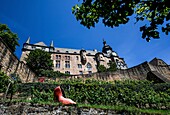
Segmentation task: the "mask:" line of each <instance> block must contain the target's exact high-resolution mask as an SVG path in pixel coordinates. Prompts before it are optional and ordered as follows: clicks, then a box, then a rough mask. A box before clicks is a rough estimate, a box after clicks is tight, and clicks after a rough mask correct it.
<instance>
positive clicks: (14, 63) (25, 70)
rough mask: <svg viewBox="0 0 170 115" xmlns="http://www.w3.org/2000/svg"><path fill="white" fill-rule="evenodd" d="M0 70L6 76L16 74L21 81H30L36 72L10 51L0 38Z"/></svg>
mask: <svg viewBox="0 0 170 115" xmlns="http://www.w3.org/2000/svg"><path fill="white" fill-rule="evenodd" d="M0 70H1V71H3V72H4V73H6V74H7V75H8V76H10V75H11V74H14V73H15V74H18V75H19V77H20V78H21V80H22V82H32V81H33V80H34V77H35V76H36V74H35V73H34V72H33V71H32V70H31V69H30V68H29V67H28V66H27V65H26V64H24V63H23V62H20V61H19V60H18V58H17V57H16V56H15V54H13V53H12V52H11V50H10V49H9V48H8V47H7V45H6V44H5V43H4V42H3V40H2V38H0Z"/></svg>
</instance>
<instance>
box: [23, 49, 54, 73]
mask: <svg viewBox="0 0 170 115" xmlns="http://www.w3.org/2000/svg"><path fill="white" fill-rule="evenodd" d="M25 61H26V63H27V65H28V66H29V67H30V68H32V69H33V70H34V71H35V72H36V73H37V74H39V75H40V74H41V72H42V70H52V67H53V62H52V60H51V54H50V53H48V52H46V51H43V50H40V49H36V50H34V51H31V52H30V54H29V55H28V57H27V58H25Z"/></svg>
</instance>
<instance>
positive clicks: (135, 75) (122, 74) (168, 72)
mask: <svg viewBox="0 0 170 115" xmlns="http://www.w3.org/2000/svg"><path fill="white" fill-rule="evenodd" d="M150 71H156V72H158V73H159V74H161V75H162V77H166V78H167V79H168V82H170V68H169V66H154V65H152V64H150V63H148V62H144V63H141V64H139V65H137V66H134V67H132V68H129V69H124V70H117V71H116V72H104V73H93V74H85V75H72V76H70V77H69V79H75V78H76V79H77V78H81V79H84V80H85V79H88V78H92V79H96V80H105V81H114V80H126V79H133V80H145V79H147V76H148V72H150ZM63 79H66V77H63ZM58 80H59V79H58Z"/></svg>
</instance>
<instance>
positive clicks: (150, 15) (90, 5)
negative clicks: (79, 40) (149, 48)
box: [72, 0, 170, 41]
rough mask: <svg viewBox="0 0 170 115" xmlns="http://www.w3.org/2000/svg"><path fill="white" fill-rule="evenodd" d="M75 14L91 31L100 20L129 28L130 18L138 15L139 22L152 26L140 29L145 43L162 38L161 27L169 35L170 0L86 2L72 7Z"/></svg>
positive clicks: (108, 24)
mask: <svg viewBox="0 0 170 115" xmlns="http://www.w3.org/2000/svg"><path fill="white" fill-rule="evenodd" d="M72 13H73V14H74V15H75V17H76V19H77V20H78V21H80V23H81V24H82V25H84V26H86V27H87V28H89V29H90V27H95V24H97V23H98V22H99V20H100V19H101V20H102V23H103V24H104V25H105V26H108V27H111V28H113V27H118V26H119V25H121V24H126V23H127V22H128V21H129V19H130V16H132V15H135V18H136V22H138V21H148V22H149V25H144V26H143V27H141V28H142V29H141V28H140V31H141V32H142V38H143V39H146V41H149V40H150V39H151V38H154V39H157V38H160V36H159V29H158V28H159V27H160V26H162V32H165V34H166V35H168V33H169V32H170V27H169V24H170V23H169V22H168V21H169V20H170V6H169V1H168V0H163V1H158V0H145V1H144V0H83V1H82V2H81V4H80V5H75V6H73V8H72ZM165 24H166V26H165V27H164V25H165Z"/></svg>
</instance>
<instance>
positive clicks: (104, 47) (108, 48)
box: [102, 39, 112, 53]
mask: <svg viewBox="0 0 170 115" xmlns="http://www.w3.org/2000/svg"><path fill="white" fill-rule="evenodd" d="M108 50H111V51H112V48H111V47H110V46H109V45H107V44H106V41H105V40H104V39H103V49H102V52H103V53H107V51H108Z"/></svg>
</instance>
